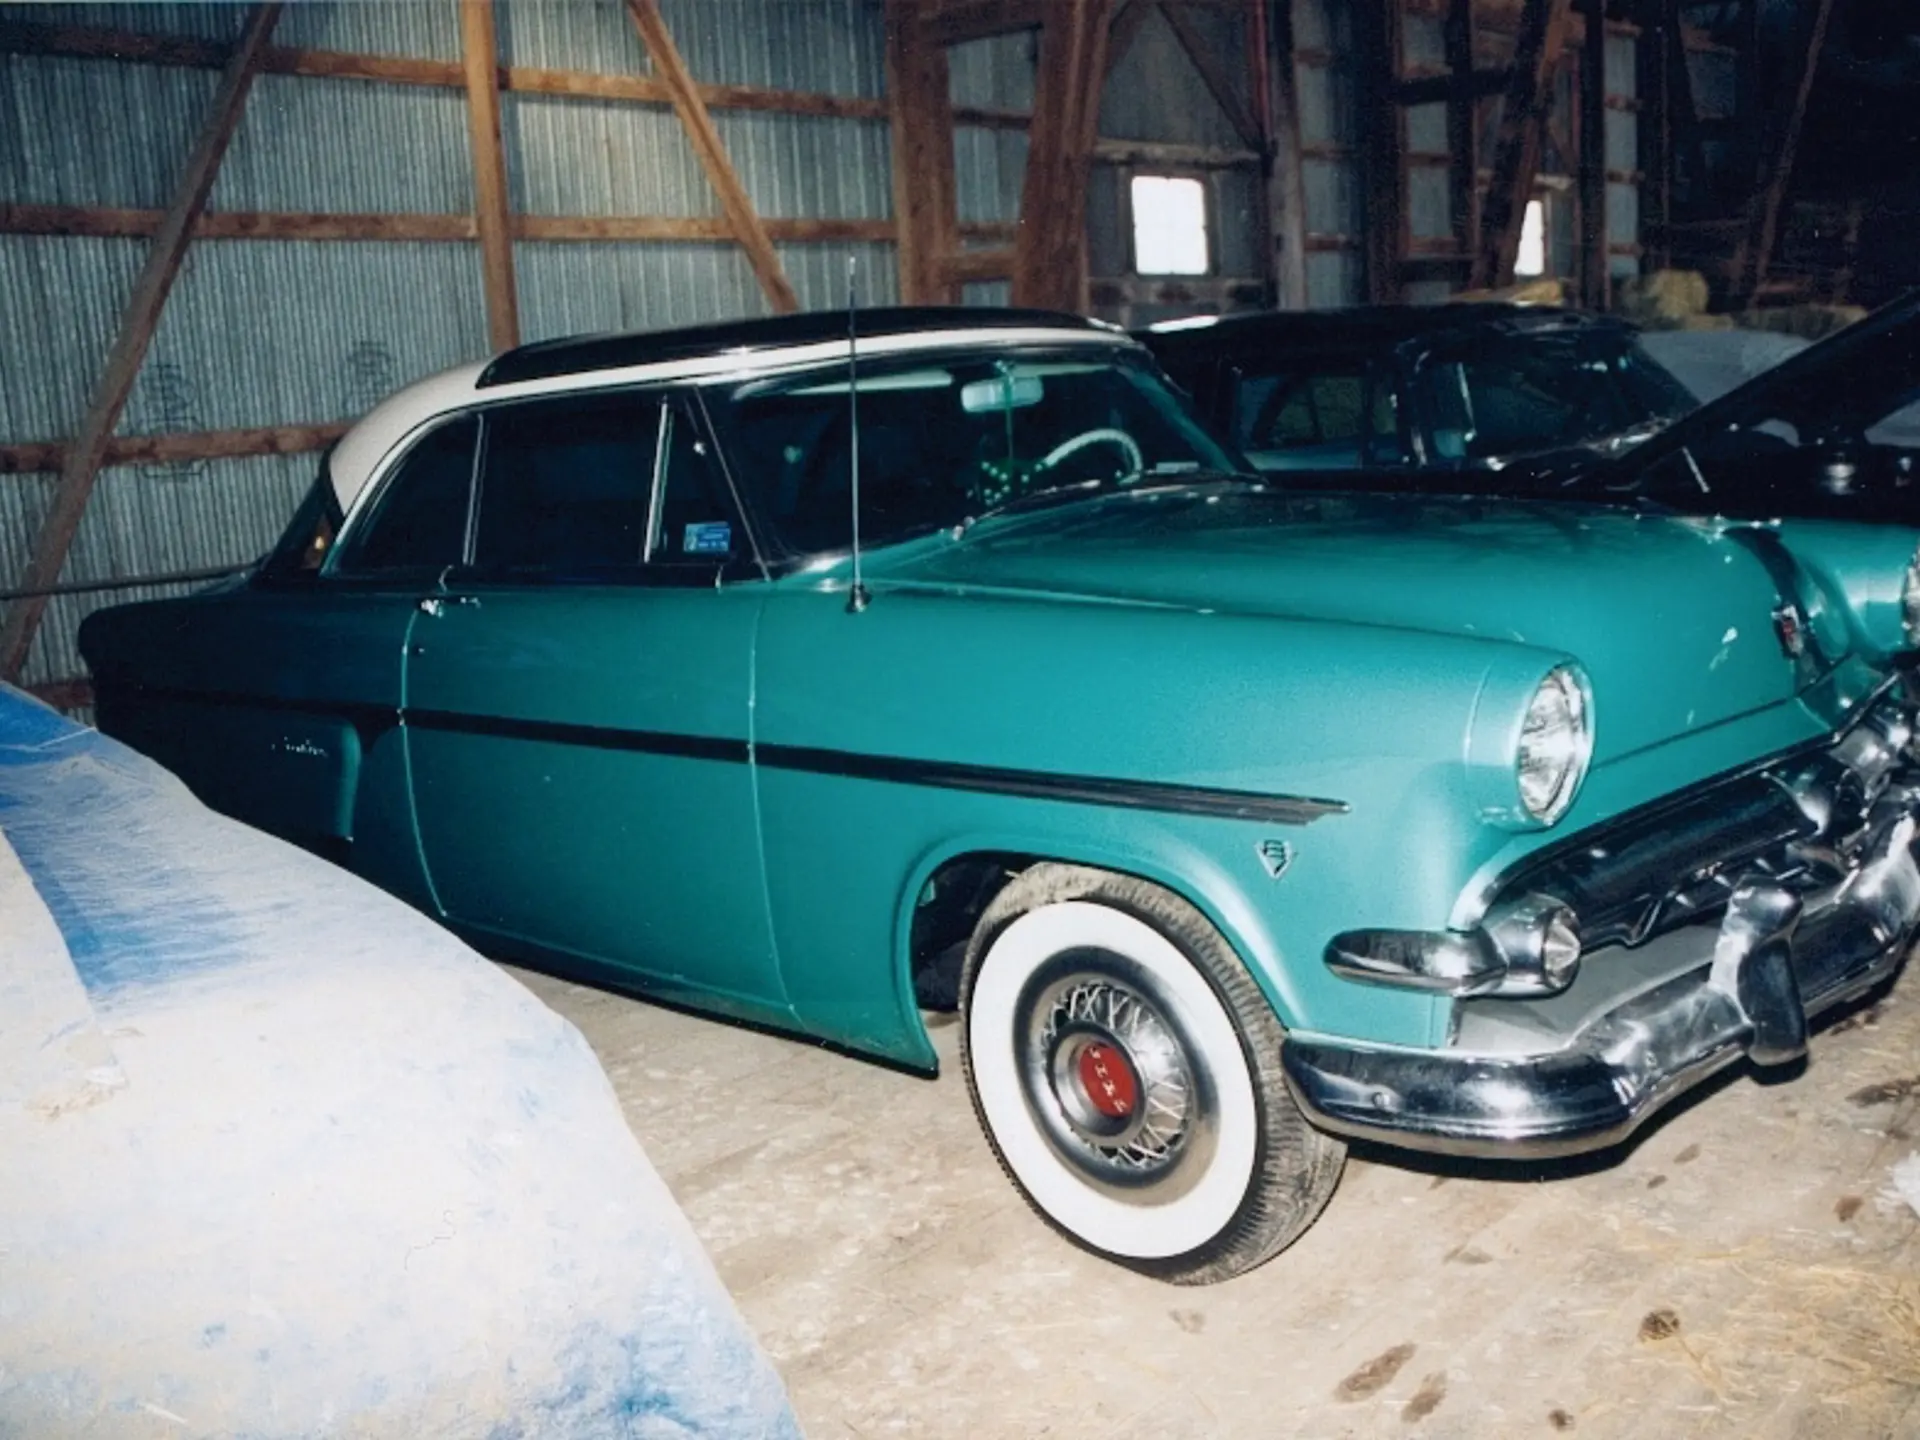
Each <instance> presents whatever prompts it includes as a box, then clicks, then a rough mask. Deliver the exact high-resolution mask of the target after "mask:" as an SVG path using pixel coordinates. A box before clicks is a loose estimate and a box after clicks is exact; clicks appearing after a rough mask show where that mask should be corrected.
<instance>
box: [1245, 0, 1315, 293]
mask: <svg viewBox="0 0 1920 1440" xmlns="http://www.w3.org/2000/svg"><path fill="white" fill-rule="evenodd" d="M1248 9H1249V12H1250V16H1251V19H1250V22H1249V23H1250V25H1251V29H1252V47H1251V48H1252V50H1253V52H1254V59H1255V67H1254V74H1255V76H1256V77H1257V79H1256V82H1255V87H1254V102H1255V104H1256V105H1260V106H1261V107H1262V109H1261V111H1260V120H1261V125H1262V128H1263V129H1264V131H1265V133H1266V144H1265V145H1263V146H1262V147H1261V178H1262V180H1263V181H1264V183H1265V186H1266V197H1267V204H1266V215H1267V222H1266V224H1267V273H1268V276H1269V282H1268V283H1269V286H1270V288H1271V291H1272V297H1273V303H1274V304H1276V305H1278V306H1280V307H1281V308H1282V309H1284V310H1304V309H1305V308H1306V306H1307V187H1306V178H1305V176H1304V175H1303V174H1302V173H1301V168H1300V89H1299V78H1298V76H1297V75H1296V74H1295V72H1294V68H1293V66H1294V61H1293V6H1292V5H1290V4H1287V5H1275V6H1271V7H1269V4H1268V0H1248Z"/></svg>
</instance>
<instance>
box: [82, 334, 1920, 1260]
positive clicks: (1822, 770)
mask: <svg viewBox="0 0 1920 1440" xmlns="http://www.w3.org/2000/svg"><path fill="white" fill-rule="evenodd" d="M857 321H858V327H859V335H858V340H857V343H854V342H852V341H850V339H849V334H848V330H847V326H848V317H846V316H800V317H791V318H786V319H780V320H768V321H760V322H751V323H746V324H741V325H738V326H732V327H721V328H714V329H708V330H698V331H682V332H675V333H664V334H656V335H640V336H612V337H601V338H592V339H586V340H578V341H568V342H555V343H547V344H539V345H531V346H527V347H524V348H522V349H518V350H514V351H511V352H508V353H506V354H504V355H501V356H499V357H497V358H495V359H493V360H491V361H489V362H487V363H483V364H476V365H472V366H469V367H467V368H464V369H461V370H457V371H453V372H451V373H448V374H445V375H441V376H438V377H436V378H433V379H430V380H427V381H425V382H423V383H421V384H418V385H416V386H414V387H412V388H410V389H408V390H405V391H402V392H401V393H400V394H398V395H396V396H395V397H393V398H392V399H390V400H388V401H387V402H385V403H384V404H382V405H381V406H379V407H378V408H377V409H375V410H374V411H373V412H371V413H370V414H369V415H368V416H367V417H366V418H365V419H364V420H363V421H362V422H361V423H360V424H359V425H358V426H357V427H356V428H355V429H354V430H353V431H351V432H350V433H349V434H348V435H347V436H346V437H345V438H343V439H342V440H341V442H340V443H339V445H338V446H337V448H336V449H335V450H334V451H333V452H332V454H331V456H330V457H329V459H328V461H327V463H326V465H325V467H324V468H323V472H322V474H321V476H320V479H319V483H318V484H317V485H316V487H315V489H314V491H313V494H312V496H311V498H310V499H309V500H308V502H307V504H306V506H305V508H304V509H303V510H302V511H301V513H300V515H299V516H298V517H297V518H296V520H295V521H294V523H293V525H292V527H291V528H290V529H289V530H288V532H287V535H286V537H285V540H284V541H283V543H282V544H281V545H280V546H279V548H278V549H277V550H276V551H275V552H274V554H273V555H271V556H270V557H269V558H268V559H267V560H265V561H264V562H263V563H262V564H261V565H260V566H259V567H258V569H257V570H256V571H255V572H253V573H251V574H249V575H248V576H246V577H244V578H241V579H238V580H235V581H233V582H231V583H228V584H225V585H223V586H220V587H218V588H215V589H212V590H208V591H206V592H204V593H200V594H197V595H193V596H190V597H188V598H185V599H180V600H173V601H167V602H160V603H152V604H143V605H130V606H124V607H120V608H117V609H113V610H108V611H103V612H101V613H99V614H97V615H95V616H94V617H92V618H91V619H90V620H89V622H88V623H87V625H86V627H85V629H84V631H83V633H82V639H81V643H82V647H83V650H84V652H85V655H86V657H87V660H88V662H89V664H90V666H91V668H92V671H93V675H94V680H95V685H96V693H97V697H98V707H99V710H98V713H99V716H100V721H101V724H102V726H103V727H104V728H105V729H106V730H108V731H109V732H111V733H112V734H114V735H117V736H119V737H121V738H123V739H125V740H126V741H128V742H129V743H130V744H132V745H134V746H135V747H137V748H139V749H141V750H144V751H145V752H147V753H148V754H150V755H152V756H154V757H156V758H158V759H159V760H161V761H163V762H164V763H165V764H167V765H169V766H171V767H172V768H173V769H175V770H176V771H177V772H178V773H179V774H180V775H181V776H183V777H184V778H185V779H186V780H187V782H188V783H189V784H190V785H191V786H193V787H194V788H195V789H196V790H197V791H198V792H199V793H200V794H201V795H202V796H203V797H205V798H206V799H207V800H208V801H210V802H211V803H212V804H214V805H215V806H217V807H219V808H222V809H224V810H227V811H229V812H231V813H232V814H234V815H237V816H240V817H242V818H244V819H247V820H250V821H252V822H254V823H255V824H257V825H260V826H263V827H265V828H267V829H269V830H273V831H275V832H277V833H279V834H281V835H285V836H288V837H290V838H293V839H296V840H299V841H301V842H302V843H305V844H307V845H310V846H312V847H315V848H318V849H321V850H323V851H326V852H328V853H331V854H334V855H336V856H337V857H338V858H340V859H341V860H343V861H344V862H345V863H347V864H349V865H351V866H352V867H353V868H354V869H355V870H357V871H359V872H360V873H361V874H363V875H366V876H368V877H370V878H372V879H374V880H376V881H378V882H379V883H380V884H381V885H383V886H385V887H387V888H388V889H390V890H392V891H393V892H395V893H396V894H399V895H401V896H404V897H406V898H407V899H409V900H411V901H412V902H413V903H415V904H416V905H418V906H420V907H421V908H423V909H425V910H426V911H428V912H429V913H431V914H433V915H435V916H438V917H440V918H441V919H443V920H444V921H445V922H446V923H447V924H448V925H450V926H451V927H452V928H453V929H455V930H456V931H458V932H460V933H461V934H462V935H464V936H466V937H468V938H470V939H471V940H473V941H474V942H476V943H477V944H479V945H480V946H482V947H484V948H485V949H487V950H488V951H489V952H490V953H493V954H496V955H503V956H511V957H518V958H522V959H526V960H529V961H532V962H534V963H539V964H543V965H547V966H551V967H556V968H563V969H566V970H568V971H570V972H573V973H576V974H581V975H585V976H589V977H593V978H597V979H600V980H603V981H605V982H607V983H610V984H615V985H619V986H623V987H630V988H633V989H636V990H639V991H642V992H644V993H647V994H651V995H656V996H659V997H663V998H665V999H668V1000H671V1001H675V1002H680V1003H684V1004H687V1005H691V1006H697V1007H701V1008H703V1009H707V1010H712V1011H715V1012H720V1013H723V1014H727V1015H732V1016H737V1017H742V1018H745V1019H748V1020H751V1021H755V1022H759V1023H762V1024H766V1025H770V1026H776V1027H779V1028H781V1029H783V1030H788V1031H792V1032H797V1033H800V1034H805V1035H809V1036H814V1037H818V1038H819V1039H821V1040H824V1041H827V1042H831V1043H833V1044H836V1045H839V1046H843V1047H845V1048H847V1049H849V1050H852V1051H857V1052H861V1053H864V1054H867V1055H871V1056H876V1057H880V1058H883V1059H885V1060H888V1061H892V1062H895V1063H898V1064H900V1065H903V1066H906V1067H910V1068H913V1069H917V1070H923V1071H930V1070H932V1069H933V1068H934V1067H935V1065H936V1063H937V1062H936V1054H935V1051H934V1049H933V1047H932V1045H931V1044H930V1043H929V1040H928V1035H927V1030H926V1027H925V1025H924V1023H923V1019H922V1014H923V1011H922V1002H923V1001H931V1000H933V999H934V998H935V996H936V992H938V991H939V990H940V989H942V988H943V985H944V983H945V982H946V981H947V979H948V977H949V975H950V974H951V973H952V971H953V970H954V968H955V967H956V965H957V971H958V991H959V994H958V1002H959V1005H960V1007H961V1008H962V1010H963V1012H964V1017H963V1023H962V1025H961V1027H960V1030H961V1041H962V1045H961V1056H962V1061H963V1066H964V1069H965V1072H966V1077H967V1081H968V1085H969V1087H970V1091H971V1094H972V1097H973V1102H974V1105H975V1108H976V1110H977V1112H978V1115H979V1118H980V1121H981V1123H982V1126H983V1128H984V1129H985V1131H986V1134H987V1136H988V1138H989V1140H990V1142H991V1144H992V1146H993V1148H994V1150H995V1152H996V1153H997V1155H998V1157H999V1159H1000V1160H1001V1162H1002V1164H1003V1166H1004V1168H1005V1169H1006V1170H1007V1172H1008V1174H1009V1175H1010V1176H1011V1177H1012V1179H1013V1180H1014V1181H1015V1183H1016V1184H1017V1185H1018V1186H1019V1187H1020V1189H1021V1190H1022V1191H1023V1192H1024V1193H1025V1195H1026V1196H1027V1198H1028V1199H1029V1200H1030V1201H1031V1202H1032V1203H1033V1205H1034V1206H1035V1208H1036V1209H1037V1210H1038V1211H1039V1212H1040V1213H1041V1214H1042V1215H1043V1216H1045V1217H1046V1218H1047V1219H1048V1220H1050V1221H1051V1222H1052V1223H1053V1224H1055V1225H1056V1226H1057V1227H1059V1228H1060V1229H1061V1230H1062V1231H1064V1232H1065V1233H1066V1234H1068V1235H1069V1236H1071V1237H1072V1238H1073V1239H1074V1240H1076V1241H1078V1242H1079V1243H1081V1244H1083V1245H1085V1246H1087V1247H1090V1248H1091V1249H1093V1250H1095V1251H1098V1252H1101V1253H1103V1254H1105V1255H1108V1256H1110V1257H1112V1258H1113V1259H1115V1260H1117V1261H1119V1262H1121V1263H1123V1264H1126V1265H1130V1266H1133V1267H1135V1268H1137V1269H1140V1270H1143V1271H1147V1272H1149V1273H1152V1274H1156V1275H1160V1276H1163V1277H1165V1278H1168V1279H1171V1280H1176V1281H1182V1282H1200V1281H1208V1280H1215V1279H1219V1278H1222V1277H1225V1276H1228V1275H1232V1274H1235V1273H1238V1272H1240V1271H1243V1270H1246V1269H1248V1268H1249V1267H1251V1266H1253V1265H1256V1264H1258V1263H1260V1262H1261V1261H1263V1260H1265V1259H1267V1258H1268V1257H1270V1256H1271V1255H1273V1254H1275V1253H1276V1252H1278V1251H1279V1250H1280V1249H1282V1248H1283V1247H1284V1246H1286V1245H1287V1244H1288V1243H1289V1242H1290V1241H1291V1240H1292V1239H1293V1238H1294V1237H1295V1236H1297V1235H1298V1234H1300V1233H1301V1231H1303V1230H1304V1229H1305V1228H1306V1227H1307V1226H1308V1225H1309V1224H1310V1223H1311V1222H1312V1221H1313V1219H1314V1217H1315V1216H1316V1215H1317V1214H1318V1212H1319V1211H1320V1209H1321V1207H1322V1206H1324V1205H1325V1204H1326V1202H1327V1200H1328V1198H1329V1196H1330V1195H1331V1194H1332V1191H1333V1188H1334V1185H1335V1182H1336V1180H1337V1178H1338V1176H1339V1173H1340V1169H1341V1165H1342V1161H1343V1158H1344V1155H1345V1138H1346V1137H1355V1136H1359V1137H1367V1138H1370V1139H1373V1140H1378V1141H1384V1142H1386V1143H1387V1144H1390V1145H1398V1146H1404V1147H1410V1148H1414V1149H1426V1150H1435V1151H1442V1152H1448V1153H1452V1154H1463V1155H1476V1156H1492V1157H1511V1158H1521V1159H1524V1158H1529V1157H1539V1156H1546V1155H1555V1154H1562V1153H1566V1152H1570V1151H1578V1150H1585V1149H1593V1148H1598V1147H1604V1146H1607V1145H1610V1144H1613V1143H1615V1142H1617V1141H1619V1140H1621V1139H1622V1138H1623V1137H1624V1136H1626V1135H1628V1134H1629V1133H1630V1132H1631V1131H1633V1129H1634V1128H1635V1127H1636V1126H1637V1125H1639V1124H1640V1123H1641V1122H1643V1121H1644V1120H1646V1119H1647V1118H1648V1116H1650V1115H1651V1114H1653V1113H1655V1112H1656V1111H1657V1110H1658V1109H1659V1108H1660V1107H1661V1106H1663V1105H1665V1104H1666V1103H1667V1102H1668V1101H1670V1100H1671V1099H1673V1098H1674V1097H1675V1096H1676V1095H1678V1094H1680V1093H1681V1092H1682V1091H1684V1090H1686V1089H1687V1088H1688V1087H1690V1086H1692V1085H1693V1084H1695V1083H1697V1082H1698V1081H1700V1080H1702V1079H1704V1078H1705V1077H1706V1076H1708V1075H1710V1074H1712V1073H1713V1072H1715V1071H1717V1070H1720V1069H1722V1068H1723V1067H1725V1066H1727V1065H1730V1064H1733V1063H1735V1062H1738V1061H1740V1060H1741V1059H1742V1058H1743V1057H1751V1058H1752V1059H1753V1060H1754V1061H1756V1062H1759V1063H1761V1064H1779V1063H1783V1062H1786V1061H1790V1060H1792V1059H1794V1058H1795V1057H1797V1056H1799V1055H1800V1054H1802V1053H1803V1052H1804V1050H1805V1048H1806V1044H1807V1027H1808V1021H1809V1019H1810V1017H1813V1016H1816V1015H1817V1014H1819V1013H1820V1012H1821V1011H1822V1010H1824V1009H1827V1008H1829V1007H1831V1006H1833V1005H1835V1004H1837V1003H1839V1002H1841V1001H1843V1000H1845V999H1847V998H1849V997H1852V996H1855V995H1858V994H1861V993H1863V992H1864V991H1866V990H1867V989H1868V988H1870V987H1872V986H1873V985H1875V984H1876V983H1878V982H1880V981H1881V980H1883V979H1884V978H1885V977H1886V976H1887V975H1889V974H1890V973H1891V972H1892V970H1893V969H1894V968H1895V967H1896V966H1897V965H1898V964H1899V963H1900V961H1901V959H1902V958H1903V957H1904V955H1905V952H1906V948H1907V945H1908V943H1909V940H1910V938H1911V936H1912V934H1913V931H1914V926H1915V916H1916V913H1917V912H1920V871H1917V870H1916V868H1915V863H1914V859H1913V856H1912V850H1911V846H1912V839H1913V830H1914V812H1915V807H1916V804H1917V803H1920V789H1916V783H1915V765H1914V756H1913V745H1914V698H1915V697H1914V693H1913V691H1912V690H1911V689H1910V686H1909V681H1908V678H1907V673H1906V671H1905V669H1904V668H1903V666H1904V662H1903V659H1902V656H1903V655H1904V652H1905V649H1906V646H1907V644H1908V643H1909V642H1910V641H1911V639H1912V636H1913V633H1914V627H1915V624H1916V620H1920V616H1916V612H1915V605H1914V599H1915V597H1913V596H1911V595H1908V596H1906V597H1905V599H1906V604H1905V605H1904V607H1903V605H1902V594H1901V580H1900V574H1901V571H1902V567H1901V566H1895V567H1894V568H1893V572H1892V575H1891V578H1890V579H1886V580H1885V584H1884V586H1883V588H1886V587H1890V593H1889V594H1886V595H1877V596H1876V597H1875V601H1874V603H1875V604H1876V605H1878V606H1879V607H1880V608H1879V610H1877V611H1876V612H1875V613H1874V614H1873V615H1871V616H1868V617H1865V618H1863V617H1862V615H1861V614H1859V613H1857V612H1858V610H1859V606H1860V603H1861V602H1859V601H1858V599H1857V597H1855V596H1853V595H1852V594H1851V593H1849V592H1848V591H1847V590H1846V589H1845V587H1836V586H1835V585H1834V584H1833V583H1832V582H1831V581H1830V579H1829V578H1828V575H1827V570H1828V569H1829V568H1831V567H1827V568H1823V567H1821V566H1817V565H1813V564H1811V563H1808V562H1807V561H1806V560H1805V559H1804V558H1803V557H1802V556H1801V555H1800V554H1799V553H1798V552H1796V551H1795V550H1794V549H1792V548H1791V547H1790V546H1789V545H1788V544H1787V543H1786V542H1784V541H1783V540H1782V538H1781V537H1780V536H1779V535H1778V534H1777V533H1775V532H1773V531H1771V530H1768V529H1767V528H1766V527H1764V526H1751V525H1742V524H1735V523H1722V522H1714V521H1705V520H1681V519H1672V518H1662V517H1660V516H1657V515H1653V514H1640V513H1633V512H1629V511H1615V510H1607V509H1603V508H1599V507H1593V506H1565V507H1563V506H1556V505H1553V504H1548V503H1544V502H1537V501H1525V500H1502V499H1497V498H1471V497H1470V498H1464V499H1462V498H1455V499H1441V498H1433V497H1418V496H1413V497H1409V496H1399V495H1384V494H1372V495H1369V494H1344V495H1342V494H1317V495H1316V494H1290V493H1287V492H1285V491H1281V490H1276V489H1273V488H1270V487H1269V486H1268V485H1267V484H1265V483H1263V482H1262V481H1261V480H1260V479H1259V478H1257V477H1255V476H1252V475H1249V474H1247V473H1245V471H1244V467H1243V464H1242V462H1241V461H1240V459H1239V458H1238V457H1237V456H1235V455H1234V454H1232V453H1230V452H1229V451H1227V450H1226V449H1224V448H1223V447H1222V446H1221V444H1220V443H1218V442H1217V441H1215V440H1214V439H1212V438H1209V436H1208V434H1207V433H1206V432H1205V431H1204V430H1203V429H1202V428H1201V426H1200V425H1199V424H1198V423H1197V421H1196V419H1195V417H1194V416H1193V414H1192V413H1191V412H1190V410H1189V409H1188V408H1187V407H1186V405H1185V402H1184V401H1183V400H1182V399H1181V398H1180V397H1179V395H1178V393H1177V392H1176V391H1175V390H1174V389H1173V388H1172V387H1171V386H1170V384H1169V383H1168V382H1167V381H1166V380H1165V379H1164V378H1163V377H1162V376H1161V374H1160V372H1159V371H1158V370H1157V369H1156V368H1155V366H1154V365H1153V363H1152V361H1151V360H1150V359H1149V357H1148V356H1147V354H1146V352H1145V351H1144V350H1142V349H1141V348H1140V347H1139V346H1138V345H1137V344H1136V343H1135V342H1133V341H1131V340H1130V339H1128V338H1127V337H1126V336H1125V335H1123V334H1120V333H1119V332H1116V331H1113V330H1110V329H1108V328H1106V327H1103V326H1100V325H1097V324H1094V323H1091V322H1087V321H1079V320H1074V319H1070V318H1067V317H1063V316H1056V315H1048V314H1038V313H1026V312H1017V311H998V312H996V311H912V310H893V311H866V312H861V313H860V314H859V315H858V316H857ZM856 517H857V534H858V543H857V544H856V542H855V536H856ZM1883 578H1884V577H1883ZM1876 583H1879V582H1876ZM1890 617H1891V618H1890ZM1903 617H1904V618H1903ZM1889 625H1891V626H1892V627H1893V631H1894V632H1895V633H1894V634H1893V635H1892V636H1891V637H1888V636H1886V635H1885V634H1884V633H1883V632H1885V631H1886V629H1887V627H1888V626H1889ZM1903 626H1904V629H1903V628H1902V627H1903ZM1869 634H1873V635H1880V636H1881V641H1882V642H1883V643H1869V640H1868V639H1867V638H1863V637H1867V636H1869Z"/></svg>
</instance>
